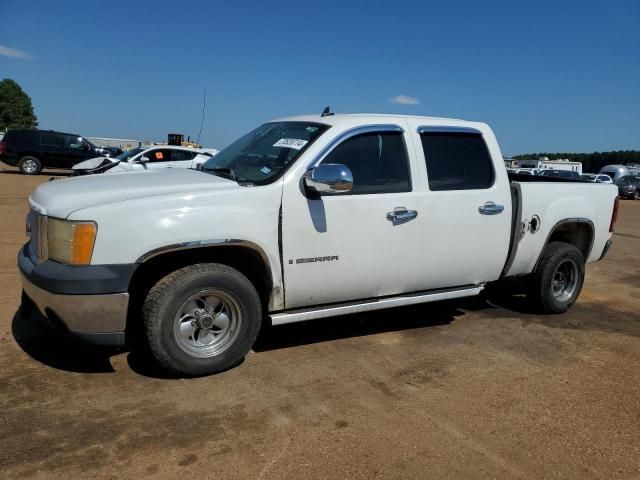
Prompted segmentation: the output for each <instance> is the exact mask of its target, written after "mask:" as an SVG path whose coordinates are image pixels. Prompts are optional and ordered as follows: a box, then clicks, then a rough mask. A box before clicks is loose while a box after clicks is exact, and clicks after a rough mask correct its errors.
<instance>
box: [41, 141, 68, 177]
mask: <svg viewBox="0 0 640 480" xmlns="http://www.w3.org/2000/svg"><path fill="white" fill-rule="evenodd" d="M39 143H40V155H41V158H40V160H41V161H42V165H43V166H45V167H61V168H67V161H66V160H67V156H66V152H65V148H64V145H63V141H62V135H61V134H59V133H54V132H42V134H41V135H40V141H39Z"/></svg>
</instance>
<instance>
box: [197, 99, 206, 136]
mask: <svg viewBox="0 0 640 480" xmlns="http://www.w3.org/2000/svg"><path fill="white" fill-rule="evenodd" d="M206 108H207V90H206V89H205V90H204V91H203V92H202V120H200V131H199V132H198V140H196V143H197V144H198V145H200V134H201V133H202V125H204V111H205V109H206Z"/></svg>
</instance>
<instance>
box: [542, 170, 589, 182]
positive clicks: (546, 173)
mask: <svg viewBox="0 0 640 480" xmlns="http://www.w3.org/2000/svg"><path fill="white" fill-rule="evenodd" d="M538 175H539V176H541V177H555V178H566V179H568V180H580V174H579V173H578V172H576V171H571V170H542V171H541V172H540V173H539V174H538Z"/></svg>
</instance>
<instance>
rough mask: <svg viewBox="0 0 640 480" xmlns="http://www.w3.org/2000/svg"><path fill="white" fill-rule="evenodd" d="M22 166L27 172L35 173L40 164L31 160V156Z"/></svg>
mask: <svg viewBox="0 0 640 480" xmlns="http://www.w3.org/2000/svg"><path fill="white" fill-rule="evenodd" d="M22 168H23V169H24V171H25V172H27V173H33V172H35V171H36V168H38V166H37V165H36V162H35V161H33V160H31V159H30V158H29V159H27V160H25V161H24V162H23V164H22Z"/></svg>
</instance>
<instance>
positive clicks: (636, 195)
mask: <svg viewBox="0 0 640 480" xmlns="http://www.w3.org/2000/svg"><path fill="white" fill-rule="evenodd" d="M633 199H634V200H640V192H639V191H638V190H636V191H635V192H633Z"/></svg>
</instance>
